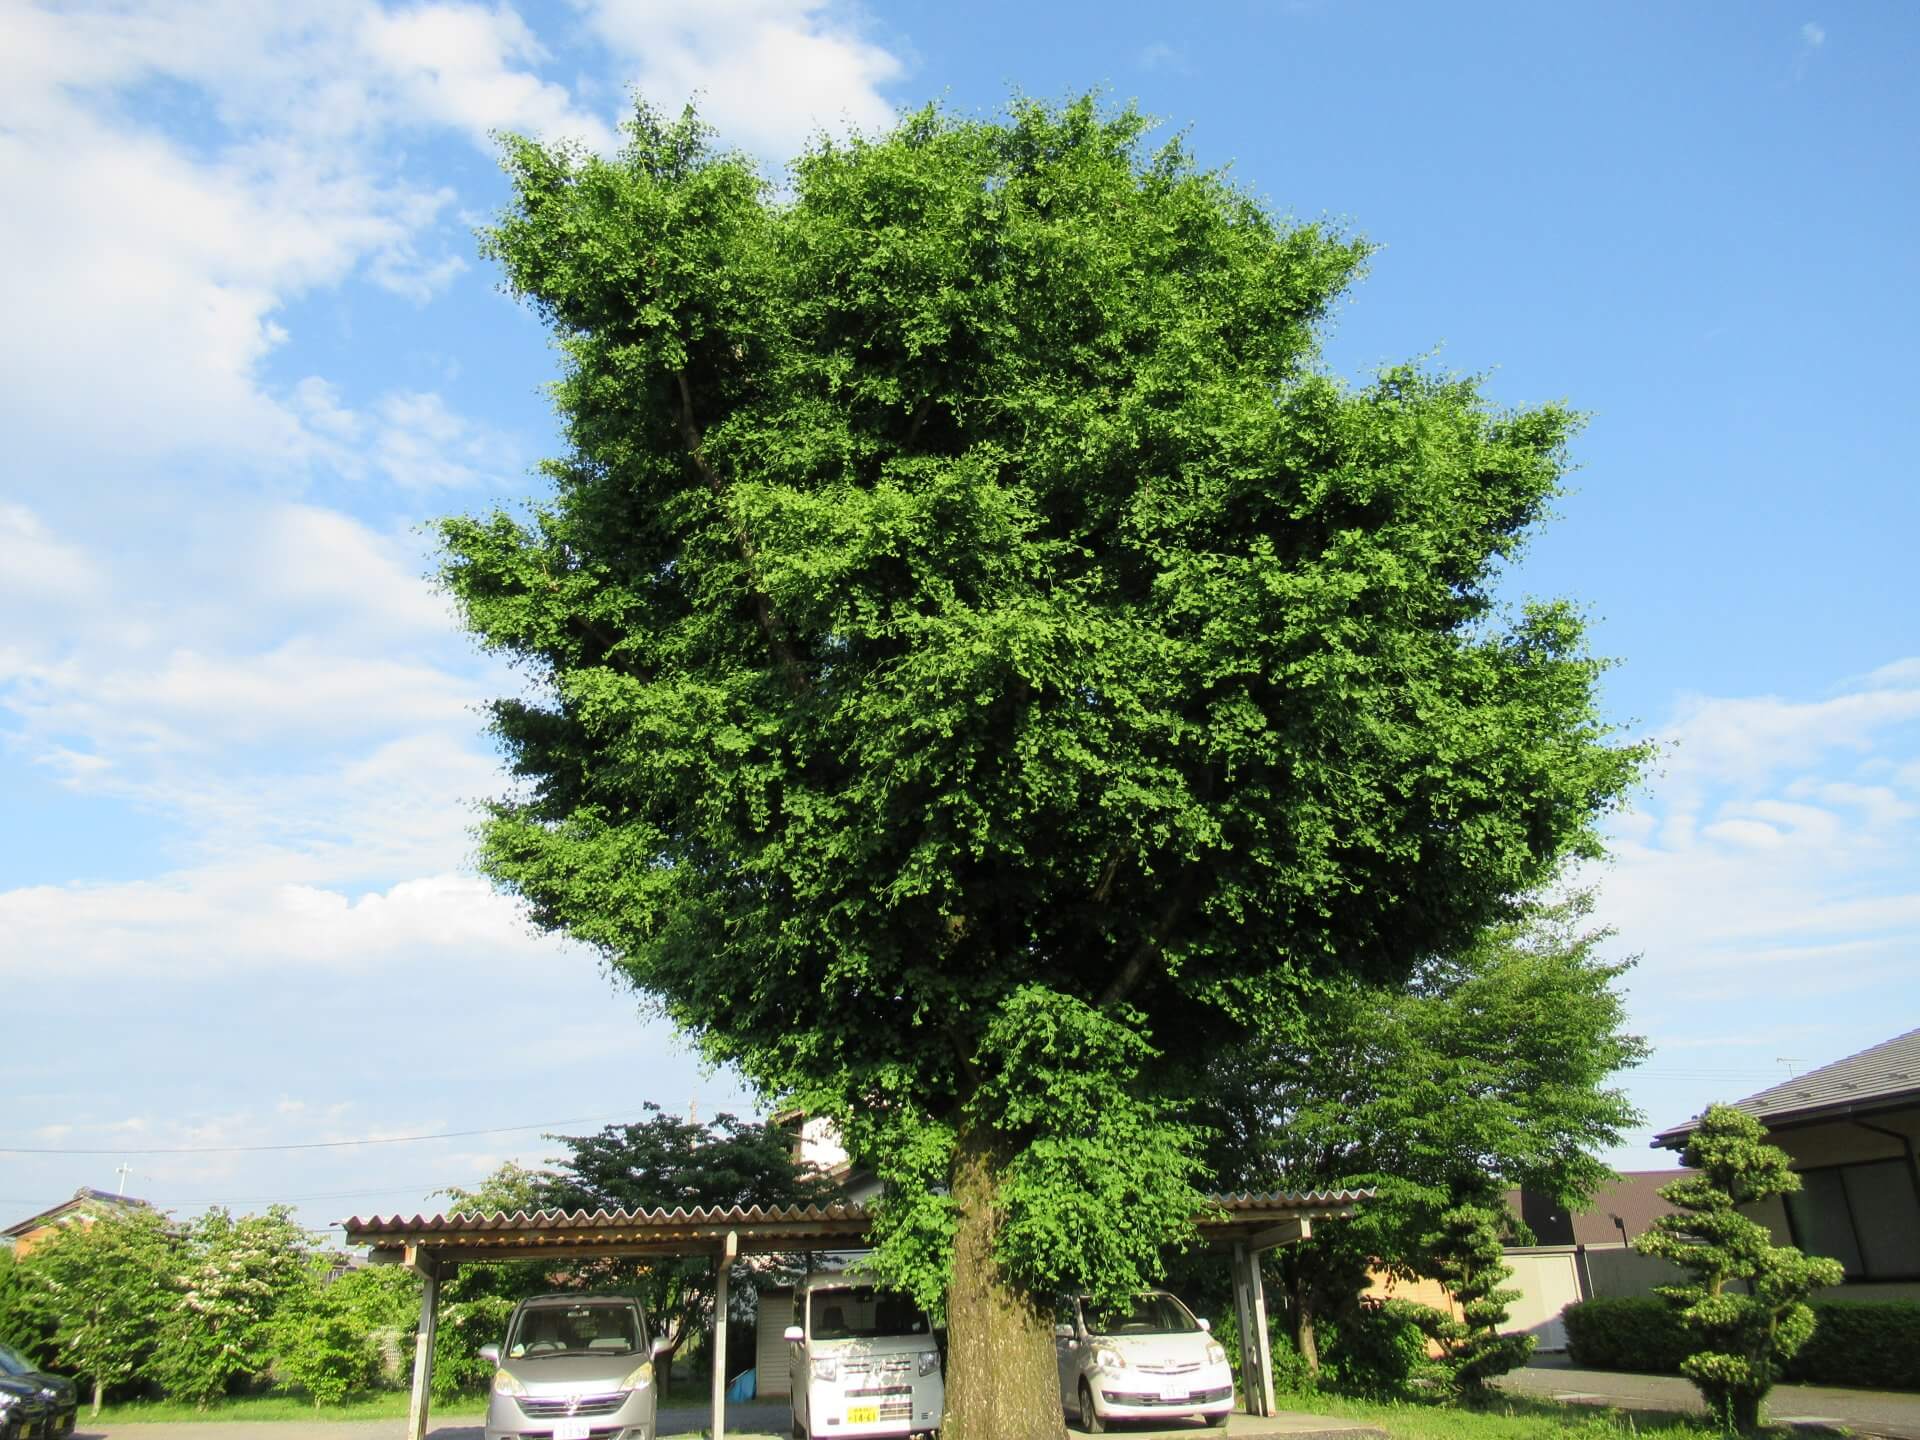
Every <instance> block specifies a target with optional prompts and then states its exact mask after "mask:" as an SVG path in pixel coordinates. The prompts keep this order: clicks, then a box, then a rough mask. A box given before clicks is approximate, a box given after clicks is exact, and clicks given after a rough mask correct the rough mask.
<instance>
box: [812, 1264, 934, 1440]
mask: <svg viewBox="0 0 1920 1440" xmlns="http://www.w3.org/2000/svg"><path fill="white" fill-rule="evenodd" d="M793 1318H794V1320H795V1322H796V1323H795V1324H792V1325H789V1326H788V1327H787V1332H786V1338H787V1357H788V1358H787V1364H788V1367H789V1374H790V1375H791V1377H792V1403H793V1433H794V1435H795V1436H797V1437H809V1436H810V1437H812V1440H834V1437H837V1436H841V1435H848V1436H868V1435H931V1434H933V1433H935V1432H936V1431H938V1430H939V1428H940V1417H941V1415H942V1413H943V1412H944V1411H945V1410H946V1406H947V1391H946V1384H945V1382H944V1381H943V1380H942V1379H941V1376H940V1350H939V1347H938V1346H937V1345H936V1344H935V1343H934V1339H933V1327H932V1326H931V1325H929V1324H928V1323H927V1317H926V1314H925V1313H924V1312H923V1311H922V1310H921V1309H920V1307H919V1306H918V1305H915V1304H914V1303H913V1302H912V1301H911V1300H909V1299H907V1298H906V1297H905V1296H903V1295H897V1294H895V1293H894V1292H892V1291H890V1290H881V1289H877V1288H875V1286H874V1284H873V1282H872V1281H871V1280H870V1279H867V1278H865V1277H863V1276H861V1275H858V1274H854V1273H841V1274H838V1275H816V1276H814V1277H813V1278H811V1279H810V1280H807V1281H805V1282H803V1283H801V1284H799V1285H796V1286H795V1287H794V1291H793Z"/></svg>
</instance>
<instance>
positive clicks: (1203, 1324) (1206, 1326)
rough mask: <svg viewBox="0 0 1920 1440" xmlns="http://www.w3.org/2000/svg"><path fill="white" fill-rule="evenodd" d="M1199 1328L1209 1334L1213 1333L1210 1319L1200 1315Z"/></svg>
mask: <svg viewBox="0 0 1920 1440" xmlns="http://www.w3.org/2000/svg"><path fill="white" fill-rule="evenodd" d="M1200 1328H1201V1329H1202V1330H1204V1331H1206V1332H1207V1333H1208V1334H1209V1335H1211V1334H1212V1333H1213V1322H1212V1321H1211V1320H1208V1319H1206V1318H1204V1317H1202V1319H1201V1321H1200Z"/></svg>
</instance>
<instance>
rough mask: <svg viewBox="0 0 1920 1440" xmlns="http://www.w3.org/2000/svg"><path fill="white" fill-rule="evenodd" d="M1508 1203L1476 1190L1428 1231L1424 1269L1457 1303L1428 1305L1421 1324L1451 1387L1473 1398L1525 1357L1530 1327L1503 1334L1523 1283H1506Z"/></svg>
mask: <svg viewBox="0 0 1920 1440" xmlns="http://www.w3.org/2000/svg"><path fill="white" fill-rule="evenodd" d="M1506 1218H1507V1217H1506V1215H1505V1214H1504V1213H1503V1207H1500V1206H1498V1205H1497V1204H1495V1203H1494V1202H1493V1201H1492V1197H1491V1196H1476V1197H1473V1198H1472V1199H1468V1200H1466V1201H1464V1202H1463V1203H1461V1204H1458V1205H1455V1206H1454V1207H1453V1208H1452V1209H1450V1210H1448V1211H1447V1212H1446V1213H1445V1214H1443V1215H1442V1216H1441V1217H1440V1225H1439V1229H1437V1230H1436V1231H1434V1233H1433V1234H1431V1235H1429V1236H1428V1237H1427V1240H1426V1245H1425V1251H1426V1254H1425V1257H1424V1263H1423V1264H1422V1266H1421V1269H1422V1270H1423V1271H1424V1272H1425V1273H1426V1274H1428V1275H1430V1276H1432V1277H1433V1278H1434V1279H1436V1280H1438V1281H1439V1282H1440V1283H1441V1284H1442V1285H1444V1286H1446V1287H1447V1293H1448V1294H1450V1295H1451V1296H1453V1298H1454V1300H1455V1301H1456V1302H1458V1304H1459V1306H1460V1318H1459V1319H1455V1318H1454V1316H1453V1314H1452V1312H1451V1311H1446V1310H1431V1309H1425V1308H1423V1309H1422V1310H1420V1311H1419V1312H1418V1313H1419V1321H1420V1328H1421V1329H1422V1330H1424V1331H1425V1332H1426V1334H1427V1335H1428V1337H1429V1338H1430V1339H1432V1340H1433V1341H1434V1343H1435V1344H1436V1345H1438V1346H1439V1347H1440V1363H1441V1366H1442V1368H1443V1370H1444V1372H1445V1374H1446V1378H1447V1380H1448V1382H1449V1383H1450V1384H1452V1385H1453V1387H1454V1388H1455V1389H1457V1390H1459V1391H1461V1392H1462V1393H1463V1394H1465V1395H1467V1396H1468V1397H1469V1398H1471V1399H1479V1398H1481V1397H1483V1396H1484V1395H1485V1394H1486V1389H1487V1382H1488V1381H1490V1380H1492V1379H1493V1378H1494V1377H1495V1376H1497V1375H1504V1374H1506V1373H1507V1371H1509V1370H1512V1369H1514V1368H1515V1367H1517V1366H1520V1365H1524V1364H1526V1363H1527V1357H1528V1356H1529V1355H1531V1354H1532V1353H1533V1337H1532V1336H1531V1335H1502V1334H1501V1333H1500V1327H1501V1326H1502V1325H1503V1324H1505V1323H1506V1319H1507V1306H1508V1305H1509V1304H1511V1303H1512V1302H1513V1301H1515V1300H1517V1299H1519V1298H1520V1292H1519V1291H1518V1290H1504V1289H1502V1288H1501V1284H1502V1282H1504V1281H1505V1280H1506V1279H1507V1278H1508V1277H1509V1276H1511V1275H1512V1274H1513V1267H1512V1266H1510V1265H1508V1264H1507V1263H1506V1260H1505V1258H1504V1256H1503V1255H1502V1253H1501V1245H1500V1229H1501V1223H1502V1222H1503V1221H1504V1220H1505V1219H1506Z"/></svg>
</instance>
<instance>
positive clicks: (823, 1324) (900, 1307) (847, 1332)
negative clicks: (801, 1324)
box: [807, 1285, 929, 1340]
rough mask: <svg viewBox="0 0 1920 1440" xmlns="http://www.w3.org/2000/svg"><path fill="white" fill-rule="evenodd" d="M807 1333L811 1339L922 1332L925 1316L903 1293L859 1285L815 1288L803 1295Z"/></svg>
mask: <svg viewBox="0 0 1920 1440" xmlns="http://www.w3.org/2000/svg"><path fill="white" fill-rule="evenodd" d="M807 1314H808V1319H809V1322H810V1323H809V1325H808V1327H807V1333H808V1334H809V1335H811V1336H812V1337H813V1338H814V1339H815V1340H871V1339H874V1338H875V1337H877V1336H881V1335H925V1334H927V1333H928V1330H929V1326H928V1325H927V1317H926V1316H925V1315H923V1314H922V1313H921V1311H920V1307H919V1306H918V1305H915V1304H914V1303H913V1302H912V1301H911V1300H909V1299H907V1298H906V1297H905V1296H904V1295H895V1294H892V1293H890V1292H888V1291H885V1290H875V1289H874V1288H873V1287H872V1286H871V1285H862V1286H859V1287H857V1288H854V1289H848V1290H816V1291H814V1292H813V1293H811V1294H810V1295H808V1296H807Z"/></svg>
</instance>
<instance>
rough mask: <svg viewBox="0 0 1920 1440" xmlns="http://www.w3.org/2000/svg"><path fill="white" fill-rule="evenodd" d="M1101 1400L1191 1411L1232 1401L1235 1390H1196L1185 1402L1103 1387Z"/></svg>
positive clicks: (1156, 1392) (1156, 1395) (1158, 1393)
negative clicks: (1198, 1406)
mask: <svg viewBox="0 0 1920 1440" xmlns="http://www.w3.org/2000/svg"><path fill="white" fill-rule="evenodd" d="M1100 1398H1101V1399H1103V1400H1106V1401H1108V1402H1109V1403H1110V1404H1114V1405H1139V1406H1147V1405H1157V1406H1159V1407H1161V1408H1162V1409H1165V1410H1191V1409H1192V1408H1193V1407H1194V1406H1196V1405H1211V1404H1212V1403H1213V1402H1214V1401H1216V1400H1231V1399H1232V1398H1233V1388H1232V1387H1231V1386H1225V1387H1223V1388H1221V1389H1218V1390H1195V1391H1194V1392H1193V1393H1192V1394H1191V1395H1189V1396H1187V1398H1186V1399H1184V1400H1162V1399H1161V1398H1160V1392H1159V1391H1158V1390H1155V1391H1152V1392H1150V1393H1145V1394H1143V1393H1140V1392H1137V1391H1132V1390H1114V1389H1111V1388H1109V1387H1106V1386H1102V1387H1101V1390H1100Z"/></svg>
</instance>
